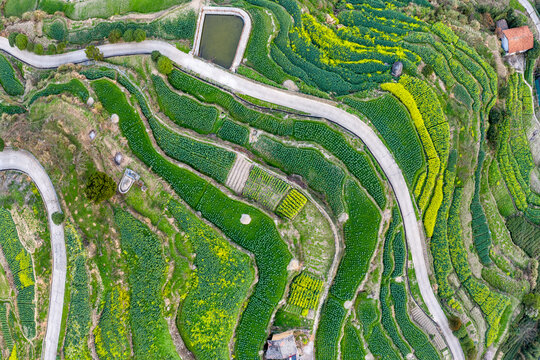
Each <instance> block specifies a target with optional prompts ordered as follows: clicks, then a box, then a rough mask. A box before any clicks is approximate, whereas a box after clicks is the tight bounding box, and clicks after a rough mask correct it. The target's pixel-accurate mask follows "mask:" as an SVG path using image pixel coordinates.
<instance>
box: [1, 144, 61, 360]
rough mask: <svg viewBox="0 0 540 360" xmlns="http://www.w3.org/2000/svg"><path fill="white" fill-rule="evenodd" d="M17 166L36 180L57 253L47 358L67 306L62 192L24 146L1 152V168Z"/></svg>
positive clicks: (45, 344)
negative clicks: (56, 217)
mask: <svg viewBox="0 0 540 360" xmlns="http://www.w3.org/2000/svg"><path fill="white" fill-rule="evenodd" d="M3 170H16V171H20V172H23V173H25V174H26V175H28V176H30V177H31V178H32V181H34V183H35V184H36V187H37V188H38V190H39V192H40V194H41V198H42V199H43V203H44V204H45V209H46V210H47V218H48V220H49V230H50V232H51V248H52V256H53V263H52V264H53V271H52V284H51V295H50V299H49V317H48V319H47V331H46V333H45V340H44V341H43V352H42V356H41V358H42V359H43V360H55V359H56V351H57V348H58V339H59V337H60V327H61V325H62V310H63V308H64V290H65V284H66V245H65V243H64V225H55V224H54V222H53V221H52V214H54V213H55V212H57V211H61V209H60V203H59V202H58V196H57V195H56V191H55V190H54V186H53V184H52V182H51V179H50V178H49V175H47V173H46V172H45V169H43V167H42V166H41V164H40V163H39V161H38V160H37V159H36V158H35V157H34V156H33V155H32V154H30V153H29V152H27V151H23V150H11V149H7V148H6V149H5V150H4V151H2V152H0V171H3Z"/></svg>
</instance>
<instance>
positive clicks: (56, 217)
mask: <svg viewBox="0 0 540 360" xmlns="http://www.w3.org/2000/svg"><path fill="white" fill-rule="evenodd" d="M51 218H52V221H53V223H54V224H55V225H60V224H62V223H63V222H64V218H65V215H64V213H63V212H61V211H57V212H55V213H54V214H52V215H51Z"/></svg>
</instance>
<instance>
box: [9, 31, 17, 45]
mask: <svg viewBox="0 0 540 360" xmlns="http://www.w3.org/2000/svg"><path fill="white" fill-rule="evenodd" d="M16 38H17V33H16V32H13V33H11V34H9V35H8V42H9V46H11V47H13V46H15V39H16Z"/></svg>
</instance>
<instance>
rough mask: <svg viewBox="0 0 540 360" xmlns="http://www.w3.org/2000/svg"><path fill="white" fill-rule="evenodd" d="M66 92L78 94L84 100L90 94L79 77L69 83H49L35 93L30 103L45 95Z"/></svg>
mask: <svg viewBox="0 0 540 360" xmlns="http://www.w3.org/2000/svg"><path fill="white" fill-rule="evenodd" d="M64 92H68V93H71V94H72V95H73V96H77V97H78V98H79V99H81V101H82V102H86V101H87V100H88V97H89V96H90V95H89V93H88V90H87V89H86V87H85V86H84V84H83V83H82V82H81V81H80V80H79V79H71V80H70V81H68V82H67V83H63V84H49V85H47V87H46V88H45V89H43V90H40V91H38V92H37V93H35V94H34V95H33V96H32V98H31V99H30V101H29V102H28V104H29V105H30V104H32V103H33V102H34V101H36V100H37V99H39V98H40V97H43V96H49V95H58V94H61V93H64Z"/></svg>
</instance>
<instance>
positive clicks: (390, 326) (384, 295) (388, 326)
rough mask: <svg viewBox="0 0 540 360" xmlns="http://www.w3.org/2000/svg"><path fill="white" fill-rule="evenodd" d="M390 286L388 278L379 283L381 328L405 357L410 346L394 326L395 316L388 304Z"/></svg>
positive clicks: (409, 350)
mask: <svg viewBox="0 0 540 360" xmlns="http://www.w3.org/2000/svg"><path fill="white" fill-rule="evenodd" d="M389 293H390V287H389V283H388V280H383V282H382V283H381V288H380V293H379V300H380V302H381V324H382V326H383V328H384V329H385V330H386V332H387V333H388V336H389V337H390V339H391V340H392V342H393V343H394V345H395V346H396V347H397V348H398V350H399V352H400V353H401V355H402V356H403V357H406V356H407V354H409V353H410V352H411V347H410V346H409V344H407V342H405V341H404V340H403V338H402V336H401V334H400V333H399V330H398V328H397V326H396V322H395V317H394V315H393V313H392V309H391V307H390V306H391V305H390V294H389Z"/></svg>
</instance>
